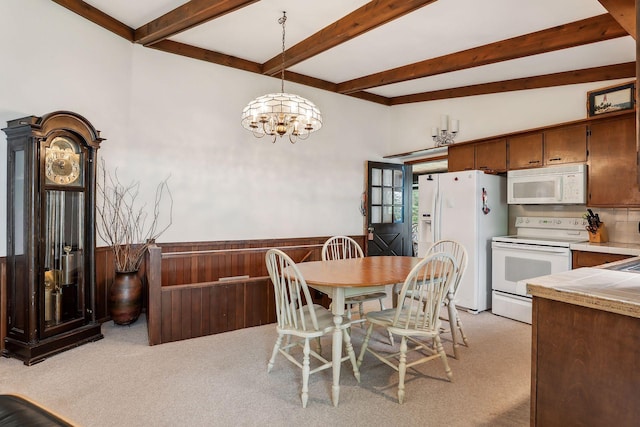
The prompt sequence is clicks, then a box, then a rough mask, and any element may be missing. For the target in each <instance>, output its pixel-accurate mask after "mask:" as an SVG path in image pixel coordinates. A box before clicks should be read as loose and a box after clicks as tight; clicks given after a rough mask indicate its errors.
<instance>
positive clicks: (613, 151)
mask: <svg viewBox="0 0 640 427" xmlns="http://www.w3.org/2000/svg"><path fill="white" fill-rule="evenodd" d="M635 123H636V122H635V116H627V117H624V118H621V119H614V120H607V121H603V122H597V123H592V124H591V125H589V129H590V136H589V178H588V189H589V198H588V201H587V205H588V206H607V207H616V206H620V207H623V206H640V188H639V187H638V182H637V181H636V177H637V170H636V169H637V166H636V128H635Z"/></svg>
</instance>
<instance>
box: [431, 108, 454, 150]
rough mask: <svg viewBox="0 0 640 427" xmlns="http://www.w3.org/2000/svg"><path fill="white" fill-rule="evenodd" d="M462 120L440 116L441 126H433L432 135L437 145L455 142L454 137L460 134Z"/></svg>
mask: <svg viewBox="0 0 640 427" xmlns="http://www.w3.org/2000/svg"><path fill="white" fill-rule="evenodd" d="M459 129H460V122H459V121H458V120H449V116H447V115H442V116H440V127H439V128H431V137H432V138H433V140H434V141H435V143H436V147H442V146H444V145H449V144H453V139H454V138H455V137H456V135H458V131H459Z"/></svg>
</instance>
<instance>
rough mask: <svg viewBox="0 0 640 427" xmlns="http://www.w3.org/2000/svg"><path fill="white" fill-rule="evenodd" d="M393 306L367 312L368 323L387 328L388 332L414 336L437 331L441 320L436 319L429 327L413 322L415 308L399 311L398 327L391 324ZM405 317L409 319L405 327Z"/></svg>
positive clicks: (393, 313) (427, 334) (394, 314)
mask: <svg viewBox="0 0 640 427" xmlns="http://www.w3.org/2000/svg"><path fill="white" fill-rule="evenodd" d="M396 310H397V309H395V308H388V309H386V310H381V311H374V312H369V313H367V320H368V321H369V322H370V323H374V324H376V325H379V326H382V327H385V328H387V329H388V330H389V331H390V332H392V333H394V334H398V335H406V336H416V335H423V336H429V335H434V334H437V333H438V332H439V329H440V325H441V322H440V321H438V322H437V323H436V324H435V325H433V326H432V327H430V328H426V329H425V328H422V327H421V326H420V325H416V323H415V319H416V317H415V313H416V311H417V309H413V310H410V309H403V310H402V311H401V312H400V317H399V325H400V326H398V327H394V326H393V321H394V319H395V317H396ZM407 319H409V325H408V328H409V329H407Z"/></svg>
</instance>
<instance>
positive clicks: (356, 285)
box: [296, 256, 422, 406]
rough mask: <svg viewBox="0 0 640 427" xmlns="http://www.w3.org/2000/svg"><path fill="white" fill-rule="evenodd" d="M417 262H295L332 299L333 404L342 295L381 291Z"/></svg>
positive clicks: (336, 397)
mask: <svg viewBox="0 0 640 427" xmlns="http://www.w3.org/2000/svg"><path fill="white" fill-rule="evenodd" d="M420 261H422V258H418V257H410V256H371V257H364V258H351V259H338V260H327V261H309V262H302V263H299V264H296V266H297V267H298V269H299V271H300V273H301V274H302V277H304V280H305V281H306V282H307V285H308V286H309V287H311V288H313V289H316V290H318V291H320V292H323V293H325V294H327V295H328V296H329V297H330V298H331V312H332V314H333V321H334V323H335V326H336V328H335V331H334V332H333V344H332V370H333V385H332V387H331V399H332V401H333V405H334V406H338V401H339V399H340V365H341V360H342V333H343V328H341V327H340V326H341V325H342V321H343V316H344V314H345V298H346V297H351V296H358V295H366V294H370V293H372V292H381V291H384V290H385V286H386V285H393V284H395V283H402V282H404V280H405V279H406V277H407V275H408V274H409V273H410V272H411V269H413V267H414V266H415V265H416V264H418V263H419V262H420ZM345 333H346V331H345ZM357 372H358V371H357V370H355V373H356V374H357ZM356 376H357V375H356ZM358 380H359V378H358Z"/></svg>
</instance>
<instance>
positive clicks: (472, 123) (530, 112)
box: [386, 79, 631, 155]
mask: <svg viewBox="0 0 640 427" xmlns="http://www.w3.org/2000/svg"><path fill="white" fill-rule="evenodd" d="M630 80H631V79H622V80H609V81H605V82H595V83H585V84H578V85H569V86H558V87H552V88H546V89H531V90H522V91H515V92H505V93H497V94H491V95H480V96H469V97H464V98H452V99H444V100H439V101H431V102H422V103H415V104H405V105H399V106H395V107H393V108H391V109H390V110H391V112H390V115H391V117H392V121H393V123H394V129H395V130H396V131H397V132H398V133H397V137H394V138H393V139H391V140H389V141H388V148H387V153H386V154H387V155H388V154H395V153H406V152H409V151H415V150H424V149H426V148H431V147H433V146H434V142H433V140H432V138H431V128H432V127H437V126H439V125H440V116H441V115H442V114H448V115H449V117H450V118H453V119H458V120H460V132H459V134H458V136H457V137H456V139H455V142H456V143H457V142H464V141H471V140H474V139H478V138H485V137H491V136H493V135H500V134H504V133H510V132H518V131H522V130H526V129H534V128H537V127H543V126H548V125H553V124H556V123H563V122H570V121H573V120H581V119H585V118H586V117H587V92H589V91H591V90H595V89H599V88H603V87H607V86H611V85H615V84H617V83H620V82H626V81H630Z"/></svg>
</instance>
